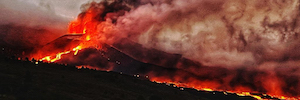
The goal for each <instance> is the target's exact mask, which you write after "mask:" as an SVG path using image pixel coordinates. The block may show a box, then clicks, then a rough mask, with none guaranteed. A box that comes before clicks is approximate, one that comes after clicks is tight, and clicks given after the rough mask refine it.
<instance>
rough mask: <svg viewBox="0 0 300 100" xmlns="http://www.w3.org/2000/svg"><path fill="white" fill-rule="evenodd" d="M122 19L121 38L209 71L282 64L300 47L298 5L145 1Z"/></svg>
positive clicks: (235, 0) (219, 0)
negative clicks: (202, 66) (222, 68)
mask: <svg viewBox="0 0 300 100" xmlns="http://www.w3.org/2000/svg"><path fill="white" fill-rule="evenodd" d="M142 2H150V3H146V4H144V5H141V6H139V7H137V8H135V9H133V10H131V11H130V12H128V13H126V14H125V15H124V16H121V17H120V18H119V19H118V23H117V28H118V29H120V30H122V33H120V34H124V33H125V34H126V35H127V37H129V38H131V39H132V40H134V41H136V42H138V43H140V44H143V45H144V46H145V47H148V48H155V49H158V50H162V51H165V52H169V53H176V54H182V55H183V56H184V57H186V58H189V59H193V60H196V61H199V62H201V63H203V64H205V65H209V66H227V67H239V66H247V67H250V66H256V65H259V64H261V63H262V62H264V61H282V60H284V59H287V58H285V57H289V56H292V55H293V54H287V53H288V52H289V48H290V47H291V46H292V47H294V46H293V45H297V44H298V41H299V40H298V33H299V28H297V25H298V12H299V11H298V7H299V5H298V3H299V1H265V2H261V1H259V0H254V1H244V0H242V1H241V0H227V1H223V0H213V1H211V0H197V1H196V0H189V1H182V0H165V1H157V0H148V1H147V0H142Z"/></svg>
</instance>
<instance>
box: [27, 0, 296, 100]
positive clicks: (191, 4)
mask: <svg viewBox="0 0 300 100" xmlns="http://www.w3.org/2000/svg"><path fill="white" fill-rule="evenodd" d="M299 2H300V1H297V0H294V1H281V0H273V1H263V2H262V1H261V0H251V1H246V0H227V1H223V0H104V1H101V2H94V1H93V2H89V3H87V4H84V5H83V6H82V13H81V14H79V15H78V17H77V19H76V20H75V21H72V22H71V23H70V25H69V34H68V35H65V36H63V37H61V38H58V39H56V40H54V41H53V42H50V43H48V44H46V45H44V46H42V47H38V48H35V50H34V52H33V53H31V54H30V56H31V57H33V58H37V59H40V60H42V61H46V62H47V61H48V62H56V63H64V64H70V65H76V66H78V67H82V66H84V67H89V68H95V69H98V70H110V71H117V72H122V73H126V74H135V75H136V74H138V75H141V76H147V77H148V78H149V79H150V80H151V81H156V82H166V83H173V84H176V85H179V86H182V87H190V88H195V89H199V90H216V91H228V92H234V93H240V94H241V95H253V94H250V93H249V92H251V93H260V94H268V95H271V96H276V97H278V98H282V99H284V98H290V99H295V98H299V97H300V92H299V90H300V82H299V81H300V75H299V71H300V67H299V65H300V63H299V53H298V52H299V36H298V34H299V31H300V29H299V27H298V26H299V16H298V15H299ZM258 98H259V97H258Z"/></svg>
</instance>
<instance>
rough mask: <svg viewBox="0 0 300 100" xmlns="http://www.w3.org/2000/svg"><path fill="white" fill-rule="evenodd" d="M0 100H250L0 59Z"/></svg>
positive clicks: (96, 72) (127, 77)
mask: <svg viewBox="0 0 300 100" xmlns="http://www.w3.org/2000/svg"><path fill="white" fill-rule="evenodd" d="M0 79H1V81H0V100H54V99H58V100H253V98H252V97H239V96H237V95H236V94H227V95H225V94H224V93H223V92H204V91H197V90H194V89H184V90H181V89H180V88H177V87H173V86H172V85H170V86H168V85H166V84H158V83H154V82H150V81H148V80H147V79H146V78H137V77H134V76H129V75H124V74H120V73H116V72H106V71H96V70H90V69H84V68H83V69H77V68H75V67H74V66H66V65H60V64H49V63H41V62H39V64H35V63H32V62H31V61H28V60H26V59H23V60H17V59H14V58H11V57H9V58H7V57H3V56H1V57H0Z"/></svg>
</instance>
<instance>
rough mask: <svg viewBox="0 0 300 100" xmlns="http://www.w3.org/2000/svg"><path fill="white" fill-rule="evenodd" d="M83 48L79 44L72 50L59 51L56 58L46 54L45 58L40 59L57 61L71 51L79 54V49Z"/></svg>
mask: <svg viewBox="0 0 300 100" xmlns="http://www.w3.org/2000/svg"><path fill="white" fill-rule="evenodd" d="M81 49H82V48H81V46H77V47H75V48H73V49H72V50H69V51H65V52H60V53H57V54H56V56H55V58H52V56H46V57H44V58H41V59H40V61H44V60H46V61H48V62H55V61H57V60H60V59H61V58H62V55H66V54H69V53H71V51H73V52H74V55H77V53H78V51H79V50H81Z"/></svg>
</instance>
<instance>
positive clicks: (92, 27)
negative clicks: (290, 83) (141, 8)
mask: <svg viewBox="0 0 300 100" xmlns="http://www.w3.org/2000/svg"><path fill="white" fill-rule="evenodd" d="M104 6H109V4H106V3H103V2H102V3H95V2H92V3H91V4H90V7H89V8H88V9H86V11H84V12H83V13H81V14H80V15H79V16H78V18H77V19H76V20H75V21H72V22H71V23H70V24H69V29H68V32H69V33H70V34H83V38H82V39H81V40H80V43H79V45H77V46H76V47H74V48H69V49H66V50H65V51H63V52H59V53H56V54H55V55H47V56H45V57H43V58H40V59H39V60H40V61H47V62H56V61H58V60H60V59H62V58H63V56H64V55H67V54H70V53H73V55H78V54H79V53H80V51H81V50H84V49H86V48H89V47H93V48H96V49H100V48H101V43H99V40H101V41H103V40H104V41H109V40H110V41H111V40H113V38H112V39H107V38H108V37H113V36H111V35H112V34H109V32H110V31H111V30H113V29H114V28H115V27H113V26H114V25H115V24H116V23H117V20H116V19H117V17H119V16H122V15H125V14H126V13H128V12H126V13H125V11H126V10H125V11H124V10H120V9H119V8H118V9H117V8H116V9H117V10H116V9H114V10H110V9H109V8H110V7H107V8H105V7H104ZM118 6H119V5H118ZM147 6H150V5H147ZM120 8H122V7H120ZM126 9H127V8H126ZM208 13H210V12H208ZM103 15H105V16H103ZM247 19H248V18H247ZM201 20H202V19H201ZM210 20H214V19H210ZM224 20H226V19H225V18H224ZM122 21H124V22H128V23H130V24H132V23H133V22H130V21H128V20H122ZM138 21H139V20H138ZM155 21H156V20H155ZM208 22H210V21H208ZM121 23H122V22H121ZM147 24H148V23H147ZM160 24H161V23H159V24H158V25H157V26H160ZM137 26H138V25H137ZM149 26H151V25H149ZM154 26H155V25H152V28H150V29H155V28H154ZM174 26H175V25H174ZM203 26H205V25H203ZM161 27H164V26H163V25H161ZM227 27H229V26H227ZM129 29H130V28H129ZM131 30H133V34H134V35H135V34H137V33H134V32H135V30H136V29H131ZM141 30H143V29H141ZM159 30H160V29H157V30H154V31H159ZM166 30H167V31H168V29H166ZM212 30H213V29H212ZM232 30H233V29H232ZM221 31H224V30H221ZM249 31H251V30H249ZM247 32H248V31H247ZM172 33H173V32H172ZM175 33H176V32H174V34H175ZM102 34H106V35H108V37H106V36H102ZM146 34H148V33H147V32H146ZM241 34H242V33H241ZM241 34H240V35H237V36H236V37H234V36H231V38H238V39H241V38H242V42H241V43H240V44H243V45H246V44H247V43H245V41H246V40H245V37H244V36H243V35H241ZM163 35H164V34H163ZM209 35H210V34H209ZM247 35H248V34H247ZM128 36H131V35H128ZM157 36H158V35H153V37H157ZM168 36H169V35H166V36H163V37H164V38H166V37H168ZM180 36H181V35H180ZM180 36H176V34H175V35H174V37H175V38H177V37H180ZM184 36H185V35H184ZM174 37H172V39H173V38H174ZM264 37H266V36H264ZM186 38H188V35H187V36H186ZM215 38H220V37H214V36H211V37H209V39H215ZM260 38H261V37H259V39H260ZM268 38H269V37H268ZM147 39H148V38H147ZM255 39H256V38H255ZM255 39H253V40H255ZM259 39H258V40H259ZM148 40H151V39H148ZM220 40H222V38H220V39H217V40H216V41H209V43H207V44H205V43H204V42H205V41H204V42H201V43H204V45H208V44H210V43H211V44H212V43H213V42H220ZM250 40H251V39H250ZM141 41H142V40H141ZM152 41H157V40H156V39H153V40H152ZM251 41H252V40H251ZM192 42H193V41H192ZM234 42H236V43H237V44H238V42H237V41H234ZM164 44H167V46H169V44H170V45H171V44H172V43H168V42H166V41H164ZM174 44H176V43H174ZM196 44H197V43H196ZM220 44H223V43H220ZM257 44H259V43H257ZM156 45H160V44H155V46H156ZM172 45H173V44H172ZM176 46H178V47H180V46H182V45H181V44H178V45H177V44H176ZM209 46H211V45H209ZM259 46H261V45H259ZM164 47H165V46H164ZM188 47H190V45H188ZM191 47H192V46H191ZM204 47H205V46H204ZM238 47H239V46H238ZM214 48H217V44H214V45H213V46H211V48H210V49H206V48H201V49H205V50H204V51H210V50H211V49H214ZM245 48H246V47H245ZM245 48H242V49H245ZM167 49H169V48H167ZM192 49H200V48H192ZM223 49H228V48H227V47H225V46H224V47H223V48H222V50H223ZM229 49H232V48H229ZM238 49H239V48H238ZM258 49H260V48H258ZM222 50H220V51H218V52H217V53H219V52H221V51H222ZM251 50H252V49H251ZM232 51H233V52H234V53H233V55H235V54H236V53H235V52H236V51H237V50H235V49H232ZM242 51H243V50H242ZM245 51H246V50H245ZM133 52H134V51H133ZM180 52H186V51H180ZM138 53H139V52H138ZM230 53H231V52H230ZM195 54H196V53H195ZM189 55H190V54H189ZM203 55H204V54H203ZM211 55H213V57H214V56H215V55H225V56H226V55H227V56H230V57H233V58H234V57H235V56H232V55H231V54H228V53H225V54H223V53H220V54H215V53H211ZM243 55H247V56H248V55H250V56H251V57H252V54H248V53H243ZM196 56H200V55H196ZM201 56H202V55H201ZM213 57H211V58H213ZM219 58H223V57H219ZM225 59H226V60H228V59H227V58H226V57H225ZM243 59H246V57H244V58H243ZM261 59H263V57H261ZM108 60H109V58H108ZM205 60H206V59H205ZM251 60H253V59H250V61H251ZM165 61H167V60H162V61H161V62H165ZM234 61H236V62H238V61H239V59H234ZM250 61H249V62H250ZM116 62H118V61H116ZM212 62H214V61H212ZM217 62H218V61H217ZM147 63H148V62H147ZM239 63H240V62H239ZM242 63H243V64H244V63H248V62H242ZM118 64H119V65H120V63H119V62H118ZM251 64H252V63H251ZM255 64H256V63H253V66H254V65H255ZM180 65H182V66H183V67H182V68H181V67H180V68H178V67H176V68H178V69H180V70H184V71H188V72H190V73H192V74H203V73H204V74H207V76H209V74H210V73H209V72H206V71H203V70H200V71H199V70H197V68H193V67H195V66H193V67H188V68H185V65H184V64H180ZM208 65H209V64H208ZM219 65H220V66H221V65H222V64H219ZM219 65H218V66H219ZM77 67H78V68H82V66H77ZM87 67H88V68H95V69H97V70H108V69H101V68H97V66H87ZM167 67H169V66H167ZM200 67H202V64H201V66H200ZM251 67H252V66H251ZM224 69H225V68H224ZM109 70H113V68H110V69H109ZM190 70H191V71H190ZM205 70H211V68H207V69H205ZM197 71H199V72H197ZM245 71H247V70H245ZM257 73H259V72H257ZM148 74H149V73H148ZM151 74H153V73H151V72H150V75H149V76H150V78H149V80H150V81H153V82H157V83H168V84H174V86H175V87H187V88H194V89H198V90H203V91H226V92H224V94H226V93H236V94H237V95H239V96H251V97H253V98H256V99H259V100H262V99H264V98H263V96H260V95H254V94H252V93H259V92H261V91H260V90H257V91H255V90H254V89H253V88H251V86H249V87H248V86H243V85H242V86H239V85H237V86H235V85H233V86H231V84H225V85H226V86H227V87H226V86H224V88H221V89H220V88H219V87H221V86H222V85H224V84H221V83H222V82H216V80H205V81H200V80H198V79H197V78H198V77H197V78H195V77H192V78H189V79H181V78H182V77H183V76H182V77H181V76H180V75H181V74H180V73H176V75H174V77H173V78H172V79H171V78H166V77H159V76H156V77H155V75H154V77H151ZM225 74H228V73H225ZM235 74H236V73H234V74H233V75H231V76H230V75H228V77H229V79H231V78H232V77H234V75H235ZM241 74H242V75H243V73H241ZM263 74H265V73H263ZM267 74H268V73H267ZM195 76H197V75H195ZM203 76H205V75H203ZM272 76H276V75H271V77H272ZM212 77H213V78H215V77H217V76H212ZM222 77H223V76H222ZM224 77H225V76H224ZM209 78H211V77H209ZM264 78H266V79H264ZM267 78H268V77H263V78H262V79H259V80H266V81H264V83H262V84H259V85H262V86H258V87H263V88H265V89H266V90H263V89H262V91H263V94H264V95H266V94H268V95H269V96H272V97H276V98H279V99H289V100H296V99H299V98H293V97H292V96H295V95H292V96H290V95H289V96H285V94H286V93H284V92H283V91H282V89H281V88H280V86H282V84H280V82H279V80H280V79H277V78H274V79H267ZM182 80H184V81H182ZM237 80H238V79H237ZM240 80H243V79H240ZM244 80H245V81H256V80H254V79H253V80H251V79H249V80H247V79H244ZM217 81H224V80H222V79H221V78H220V80H217ZM228 83H230V82H228ZM246 84H248V83H246ZM249 84H251V85H252V83H251V82H250V83H249ZM256 85H257V84H255V85H254V86H253V87H256ZM227 88H230V89H231V90H228V89H227ZM296 96H299V94H296Z"/></svg>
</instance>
